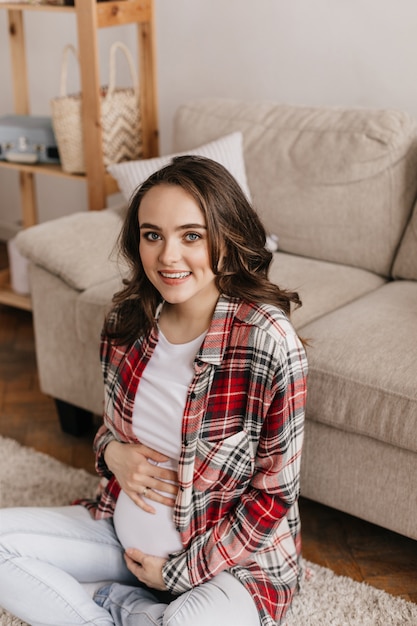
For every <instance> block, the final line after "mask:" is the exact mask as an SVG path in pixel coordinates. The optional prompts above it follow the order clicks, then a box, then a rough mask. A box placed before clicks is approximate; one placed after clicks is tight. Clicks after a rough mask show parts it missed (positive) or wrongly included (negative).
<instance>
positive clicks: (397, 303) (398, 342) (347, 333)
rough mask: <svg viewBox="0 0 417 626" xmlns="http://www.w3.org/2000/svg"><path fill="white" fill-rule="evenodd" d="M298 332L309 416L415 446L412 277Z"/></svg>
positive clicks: (416, 287) (416, 308)
mask: <svg viewBox="0 0 417 626" xmlns="http://www.w3.org/2000/svg"><path fill="white" fill-rule="evenodd" d="M303 335H305V336H307V337H309V338H311V346H310V348H309V349H308V357H309V393H308V398H307V418H308V419H310V420H314V421H317V422H321V423H324V424H328V425H331V426H334V427H336V428H339V429H341V430H345V431H349V432H353V433H357V434H361V435H366V436H368V437H373V438H375V439H377V440H379V441H383V442H385V443H387V444H391V445H394V446H398V447H400V448H404V449H407V450H411V451H413V452H417V368H416V350H415V338H416V337H417V283H415V282H411V281H394V282H391V283H387V284H386V285H384V286H382V287H380V288H379V289H377V290H375V291H373V292H371V293H369V294H368V295H366V296H363V297H362V298H359V300H356V301H354V302H351V303H350V304H348V305H346V306H344V307H342V308H341V309H338V310H336V311H334V312H333V313H329V314H328V315H325V316H324V317H322V318H320V319H319V320H316V321H314V322H312V323H311V324H308V325H307V326H305V327H304V328H303Z"/></svg>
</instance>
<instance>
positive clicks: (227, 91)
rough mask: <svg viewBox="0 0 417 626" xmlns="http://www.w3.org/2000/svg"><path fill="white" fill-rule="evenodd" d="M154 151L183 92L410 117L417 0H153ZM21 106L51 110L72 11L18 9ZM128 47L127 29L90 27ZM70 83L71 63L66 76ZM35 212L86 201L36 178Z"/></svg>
mask: <svg viewBox="0 0 417 626" xmlns="http://www.w3.org/2000/svg"><path fill="white" fill-rule="evenodd" d="M155 2H156V15H157V60H158V90H159V113H160V130H161V152H169V151H170V147H171V124H172V116H173V113H174V111H175V109H176V107H177V106H178V105H179V104H180V103H182V102H184V101H187V100H189V99H194V98H200V97H205V96H223V97H231V98H242V99H251V100H256V99H268V100H274V101H279V102H285V103H292V104H309V105H348V106H365V107H378V108H384V107H392V108H399V109H402V110H404V111H407V112H409V113H410V114H411V115H412V116H414V117H416V118H417V88H416V87H417V72H416V71H415V69H416V67H417V36H416V33H417V2H416V1H415V0H400V1H399V2H395V1H394V0H256V2H253V0H155ZM25 21H26V33H27V48H28V63H29V80H30V92H31V105H32V112H33V113H34V114H44V115H47V114H49V99H50V98H51V97H53V96H54V95H56V94H57V93H58V86H59V72H60V55H61V50H62V47H63V45H64V44H65V43H67V42H73V43H76V31H75V19H74V18H73V16H71V15H66V14H65V15H61V16H56V15H51V14H48V13H42V14H38V13H26V14H25ZM6 34H7V22H6V12H5V11H4V10H0V85H1V87H0V115H3V114H6V113H10V112H11V111H12V109H13V101H12V81H11V74H10V63H9V50H8V44H7V37H6ZM114 39H123V40H124V41H125V42H126V43H127V44H128V45H129V47H131V49H132V50H134V46H135V34H134V30H133V29H132V28H131V27H127V28H118V29H106V30H105V31H100V39H99V41H100V50H101V60H102V66H101V69H102V78H103V82H106V76H107V51H108V47H109V45H110V42H111V41H113V40H114ZM71 80H72V81H73V88H74V89H75V88H76V82H75V72H74V75H73V76H71ZM37 186H38V195H39V210H40V220H41V221H43V220H45V219H51V218H52V217H55V216H59V215H64V214H67V213H71V212H73V211H76V210H84V209H86V198H85V186H84V184H83V183H74V182H72V181H67V180H61V179H55V178H51V177H49V176H37ZM18 217H19V197H18V189H17V176H16V175H15V173H13V172H12V173H11V172H6V171H5V170H1V169H0V232H1V227H2V226H3V228H4V227H6V228H7V227H9V228H10V229H14V228H15V227H16V224H17V220H18Z"/></svg>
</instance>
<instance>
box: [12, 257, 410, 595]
mask: <svg viewBox="0 0 417 626" xmlns="http://www.w3.org/2000/svg"><path fill="white" fill-rule="evenodd" d="M0 262H1V259H0ZM0 434H1V435H2V436H4V437H12V438H14V439H16V440H17V441H19V442H20V443H22V444H25V445H27V446H32V447H34V448H35V449H37V450H40V451H42V452H46V453H48V454H50V455H51V456H54V457H56V458H57V459H59V460H61V461H63V462H65V463H68V464H70V465H72V466H74V467H82V468H85V469H86V470H89V471H94V463H93V455H92V452H91V442H92V438H93V429H92V432H90V433H88V434H87V435H86V436H84V437H81V438H76V437H72V436H70V435H66V434H64V433H62V432H61V430H60V427H59V425H58V420H57V417H56V414H55V407H54V402H53V400H52V399H51V398H48V397H46V396H45V395H43V394H42V393H41V392H40V389H39V384H38V378H37V371H36V360H35V345H34V337H33V330H32V316H31V314H30V313H28V312H25V311H21V310H18V309H14V308H11V307H5V306H2V305H0ZM410 497H415V494H414V495H412V494H410ZM301 513H302V524H303V545H304V556H305V558H307V559H309V560H310V561H313V562H315V563H318V564H320V565H324V566H325V567H329V568H330V569H332V570H333V571H335V572H336V573H337V574H341V575H345V576H349V577H350V578H353V579H355V580H358V581H365V582H367V583H369V584H370V585H373V586H375V587H377V588H379V589H383V590H385V591H387V592H389V593H391V594H393V595H397V596H401V597H402V598H404V599H406V600H411V601H413V602H415V603H417V541H412V540H410V539H407V538H405V537H402V536H400V535H397V534H395V533H392V532H389V531H386V530H384V529H382V528H379V527H377V526H374V525H372V524H368V523H366V522H363V521H361V520H359V519H357V518H354V517H351V516H349V515H345V514H343V513H340V512H338V511H335V510H333V509H330V508H328V507H325V506H322V505H320V504H317V503H314V502H311V501H308V500H306V499H302V500H301Z"/></svg>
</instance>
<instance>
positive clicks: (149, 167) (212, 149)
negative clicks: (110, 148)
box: [107, 132, 250, 202]
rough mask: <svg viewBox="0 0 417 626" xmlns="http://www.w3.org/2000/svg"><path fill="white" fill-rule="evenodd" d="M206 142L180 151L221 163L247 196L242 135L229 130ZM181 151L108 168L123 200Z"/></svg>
mask: <svg viewBox="0 0 417 626" xmlns="http://www.w3.org/2000/svg"><path fill="white" fill-rule="evenodd" d="M213 139H215V141H211V142H210V143H207V144H206V145H203V146H199V147H198V148H197V147H196V145H198V144H195V143H194V144H193V145H191V146H189V148H191V149H188V150H186V151H185V152H182V154H195V155H198V156H203V157H207V158H209V159H213V161H217V162H218V163H221V164H222V165H224V167H225V168H226V169H228V170H229V172H230V173H231V174H233V176H234V177H235V178H236V180H237V181H238V183H239V184H240V186H241V187H242V189H243V191H244V192H245V194H246V196H247V197H248V198H250V191H249V187H248V182H247V180H246V171H245V162H244V160H243V138H242V133H240V132H236V133H231V134H229V135H227V136H225V137H220V138H217V137H214V138H213ZM180 154H181V153H176V154H168V155H166V156H162V157H156V158H154V159H140V160H139V161H124V162H123V163H115V164H113V165H110V166H109V167H108V168H107V169H108V171H109V172H110V174H111V175H112V176H113V177H114V178H115V179H116V181H117V184H118V186H119V189H120V190H121V192H122V194H123V196H124V198H125V200H126V201H127V202H129V201H130V198H131V197H132V194H133V193H134V191H135V190H136V189H137V187H138V186H139V185H141V184H142V183H143V182H144V181H145V180H146V179H147V178H148V177H149V176H150V175H151V174H153V173H154V172H156V171H158V170H159V169H161V168H162V167H164V166H165V165H168V164H169V163H170V162H171V160H172V159H173V157H175V156H180Z"/></svg>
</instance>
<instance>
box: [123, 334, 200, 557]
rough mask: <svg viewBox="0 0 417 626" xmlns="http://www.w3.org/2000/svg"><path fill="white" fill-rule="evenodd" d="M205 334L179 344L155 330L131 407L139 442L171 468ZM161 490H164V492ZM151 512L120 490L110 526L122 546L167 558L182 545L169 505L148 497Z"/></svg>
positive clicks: (179, 439) (177, 449)
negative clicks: (153, 344) (164, 458)
mask: <svg viewBox="0 0 417 626" xmlns="http://www.w3.org/2000/svg"><path fill="white" fill-rule="evenodd" d="M204 337H205V333H203V334H202V335H200V336H199V337H197V338H196V339H193V341H190V342H188V343H184V344H172V343H170V342H169V341H168V340H167V339H166V337H165V336H164V335H163V334H162V333H161V331H159V340H158V344H157V346H156V347H155V350H154V353H153V354H152V357H151V359H150V361H149V363H148V364H147V366H146V367H145V370H144V372H143V375H142V377H141V379H140V382H139V386H138V390H137V393H136V397H135V404H134V410H133V424H132V426H133V430H134V432H135V435H136V436H137V438H138V439H139V441H141V442H142V443H143V444H145V445H147V446H149V447H150V448H153V449H154V450H158V452H161V453H162V454H165V455H166V456H168V457H169V460H168V461H167V462H166V463H161V464H160V466H161V467H168V468H169V469H173V470H175V471H176V470H177V467H178V459H179V455H180V450H181V428H182V418H183V414H184V408H185V402H186V399H187V392H188V387H189V386H190V383H191V381H192V378H193V375H194V369H193V362H194V359H195V355H196V354H197V352H198V350H199V348H200V346H201V344H202V342H203V339H204ZM165 495H166V494H165ZM151 505H152V506H153V507H154V508H155V511H156V513H155V514H152V513H147V512H146V511H143V510H142V509H141V508H140V507H138V506H137V505H136V504H135V503H134V502H133V500H131V499H130V498H129V496H127V495H126V493H125V492H124V491H121V492H120V495H119V497H118V499H117V503H116V508H115V511H114V518H113V520H114V527H115V530H116V533H117V536H118V538H119V541H120V542H121V544H122V545H123V547H124V548H139V549H140V550H142V551H143V552H146V553H147V554H153V555H155V556H162V557H167V556H168V554H170V553H171V552H175V551H177V550H180V549H181V548H182V543H181V539H180V535H179V533H178V532H177V530H176V529H175V526H174V523H173V521H172V513H173V508H172V507H169V506H166V505H164V504H159V503H158V502H155V501H151Z"/></svg>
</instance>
